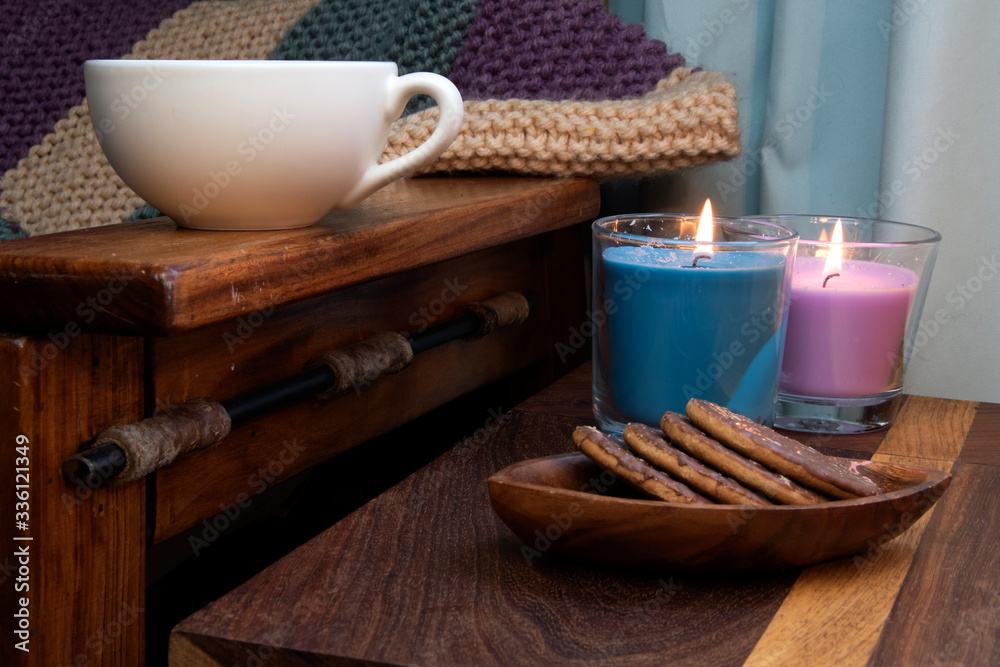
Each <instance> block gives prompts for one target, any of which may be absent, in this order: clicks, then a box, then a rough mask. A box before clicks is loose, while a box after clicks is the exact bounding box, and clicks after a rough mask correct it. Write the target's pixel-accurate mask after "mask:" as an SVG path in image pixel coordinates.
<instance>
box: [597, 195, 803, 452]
mask: <svg viewBox="0 0 1000 667" xmlns="http://www.w3.org/2000/svg"><path fill="white" fill-rule="evenodd" d="M698 222H699V219H698V217H697V216H685V215H665V214H642V215H622V216H614V217H608V218H602V219H600V220H597V221H596V222H594V224H593V252H594V255H593V260H594V261H593V272H594V281H593V285H594V293H593V301H594V304H593V319H594V325H595V335H594V339H593V368H594V375H593V382H594V387H593V389H594V392H593V407H594V414H595V417H596V418H597V420H598V422H599V423H600V426H601V428H602V429H603V430H604V431H606V432H609V433H618V432H621V431H622V430H623V429H624V428H625V426H626V425H627V424H628V423H629V422H640V423H645V424H649V425H652V426H656V425H658V424H659V423H660V418H661V417H662V416H663V413H664V412H666V411H668V410H669V411H673V412H680V413H683V412H684V409H685V406H686V405H687V402H688V400H689V399H691V398H702V399H705V400H708V401H712V402H713V403H718V404H720V405H724V406H726V407H728V408H729V409H731V410H733V411H735V412H738V413H739V414H742V415H745V416H747V417H749V418H750V419H754V420H756V421H759V422H762V423H765V424H768V425H772V424H773V422H774V416H775V410H776V406H777V390H778V372H779V364H780V360H781V349H782V339H783V337H784V331H785V321H786V310H787V309H786V305H787V297H788V290H789V287H790V283H791V267H792V262H793V259H794V256H795V247H796V242H797V240H798V237H797V236H796V234H795V233H793V232H791V231H789V230H787V229H784V228H782V227H780V226H778V225H776V224H773V223H769V222H759V221H751V220H740V219H730V218H715V220H714V225H713V232H712V240H711V241H697V240H695V239H696V233H697V227H698Z"/></svg>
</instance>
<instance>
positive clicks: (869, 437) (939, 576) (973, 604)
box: [170, 364, 1000, 667]
mask: <svg viewBox="0 0 1000 667" xmlns="http://www.w3.org/2000/svg"><path fill="white" fill-rule="evenodd" d="M590 387H591V373H590V366H589V364H585V365H584V366H582V367H581V368H580V369H579V370H577V371H574V372H573V373H571V374H569V375H567V376H565V377H563V378H562V379H560V380H559V381H558V382H556V383H555V384H553V385H552V386H551V387H549V388H547V389H546V390H544V391H542V392H540V393H538V394H536V395H535V396H534V397H532V398H531V399H529V400H527V401H525V402H524V403H523V404H521V405H520V406H518V407H517V408H516V409H514V410H513V411H511V412H510V413H508V415H507V416H506V417H505V419H504V420H502V421H501V422H500V423H498V424H497V425H496V426H495V427H494V428H491V429H489V431H488V432H486V433H483V434H480V435H479V436H477V437H473V438H470V439H468V440H466V441H464V442H462V443H461V444H459V445H458V446H456V447H455V448H453V449H452V450H450V451H449V452H448V453H446V454H445V455H443V456H441V457H440V458H438V459H437V460H435V461H433V462H432V463H430V464H428V465H427V466H425V467H423V468H422V469H421V470H420V471H419V472H418V473H416V474H414V475H411V476H410V477H408V478H407V479H406V480H404V481H403V482H401V483H399V484H397V485H395V486H394V487H393V488H392V489H390V490H389V491H387V492H385V493H384V494H382V495H380V496H379V497H378V498H376V499H374V500H372V501H371V502H369V503H368V504H367V505H365V506H364V507H363V508H361V509H360V510H358V511H357V512H355V513H353V514H351V515H350V516H348V517H347V518H345V519H343V520H342V521H340V522H338V523H336V524H334V525H333V526H332V527H330V528H329V529H328V530H326V531H325V532H323V533H322V534H321V535H319V536H318V537H316V538H315V539H313V540H311V541H310V542H308V543H307V544H305V545H303V546H302V547H299V548H298V549H296V550H295V551H293V552H292V553H290V554H289V555H287V556H286V557H285V558H283V559H282V560H280V561H278V562H277V563H275V564H274V565H273V566H271V567H270V568H268V569H265V570H264V571H263V572H261V573H260V574H258V575H257V576H256V577H254V578H253V579H251V580H250V581H248V582H246V583H245V584H243V585H241V586H239V587H237V588H236V589H235V590H233V591H232V592H230V593H228V594H227V595H224V596H223V597H221V598H220V599H218V600H216V601H215V602H213V603H211V604H210V605H208V606H207V607H205V608H204V609H202V610H200V611H199V612H197V613H195V614H194V615H192V616H191V617H189V618H188V619H186V620H184V621H183V622H182V623H180V624H179V625H178V626H177V627H176V628H175V629H174V632H173V634H172V636H171V649H170V664H171V665H172V667H209V666H216V667H219V666H223V665H225V666H226V667H228V666H229V665H233V664H238V663H239V664H246V662H247V661H249V660H250V656H253V657H254V658H255V659H257V660H261V662H262V663H263V664H267V665H274V666H275V667H277V666H278V665H281V666H287V665H376V664H378V665H463V666H464V665H589V664H601V665H628V666H634V665H651V666H656V667H660V666H661V665H706V666H712V667H715V666H717V665H838V666H839V665H852V666H853V665H924V664H927V665H937V664H947V665H996V664H1000V594H998V591H1000V555H998V553H1000V552H998V550H997V544H998V541H1000V508H998V505H997V502H996V489H997V485H998V484H1000V405H997V404H989V403H976V402H972V401H954V400H945V399H938V398H928V397H921V396H908V397H906V398H905V400H904V403H903V407H902V410H901V412H900V414H899V417H898V419H897V420H896V422H895V423H894V424H893V425H892V426H891V427H890V428H889V429H886V430H882V431H877V432H872V433H866V434H859V435H845V436H825V437H822V436H811V437H809V436H807V437H802V436H799V437H802V439H803V440H804V441H805V442H807V443H808V444H811V445H814V446H817V447H820V448H821V449H823V450H824V451H826V452H827V453H831V454H833V453H839V454H842V455H845V456H852V457H854V458H862V459H868V458H870V459H874V460H879V461H896V462H904V463H911V464H914V465H921V466H923V467H929V468H936V469H940V470H950V471H951V472H952V474H953V475H954V477H953V480H952V484H951V487H950V488H949V489H948V490H947V492H946V493H945V494H944V496H943V497H942V498H941V499H940V500H939V501H938V503H937V504H936V505H935V506H934V507H933V508H932V509H931V511H930V512H929V513H928V515H925V516H924V517H922V518H921V519H920V520H919V521H917V522H916V523H914V524H913V525H912V526H910V527H909V529H908V530H907V531H906V532H903V533H902V534H901V535H899V536H898V537H896V538H895V539H893V540H892V541H885V540H882V539H881V538H880V539H879V540H877V541H875V542H873V543H872V545H871V548H870V549H869V550H868V551H866V552H865V553H862V554H858V555H857V556H856V557H852V558H840V559H836V560H833V561H829V562H827V563H823V564H819V565H815V566H812V567H808V568H799V569H790V570H786V571H779V572H748V573H734V574H725V575H722V574H711V573H706V574H692V573H684V572H670V571H662V572H630V571H626V570H616V569H614V568H602V567H595V566H589V565H581V564H574V563H572V562H570V561H567V560H560V559H557V558H555V557H554V556H552V555H551V554H548V553H546V552H545V550H544V546H542V547H539V543H536V544H535V545H532V547H533V548H532V549H528V550H523V549H522V546H523V545H522V543H521V541H520V540H518V539H517V538H516V537H515V536H514V535H513V534H512V533H511V532H510V531H509V530H508V529H507V527H506V526H504V525H503V523H502V522H501V521H500V519H499V518H498V517H497V516H496V514H495V513H494V512H493V510H492V507H491V506H490V501H489V497H488V491H487V484H486V479H487V478H488V477H489V475H491V474H492V473H494V472H496V471H497V470H500V469H501V468H503V467H506V466H508V465H511V464H512V463H515V462H517V461H521V460H525V459H528V458H532V457H536V456H545V455H549V454H556V453H561V452H569V451H574V446H573V444H572V440H571V433H572V431H573V428H574V427H575V426H577V425H579V424H593V423H594V421H593V415H592V412H591V405H590V394H591V392H590ZM898 532H899V531H898V526H896V527H893V526H887V533H886V534H887V535H888V534H892V533H897V534H898ZM552 539H558V537H557V536H555V537H552Z"/></svg>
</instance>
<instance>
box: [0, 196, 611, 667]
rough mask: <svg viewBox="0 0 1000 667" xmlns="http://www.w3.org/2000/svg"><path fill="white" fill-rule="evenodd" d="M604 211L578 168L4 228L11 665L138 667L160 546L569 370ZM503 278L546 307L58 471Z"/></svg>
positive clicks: (3, 654)
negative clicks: (139, 456) (335, 198)
mask: <svg viewBox="0 0 1000 667" xmlns="http://www.w3.org/2000/svg"><path fill="white" fill-rule="evenodd" d="M598 206H599V192H598V187H597V185H596V184H595V183H593V182H592V181H589V180H584V179H567V180H554V179H526V178H425V179H413V180H407V181H402V182H399V183H395V184H393V185H391V186H389V187H387V188H385V189H383V190H382V191H380V192H378V193H377V194H376V195H373V196H372V197H371V198H369V199H368V200H366V201H365V202H364V203H363V204H362V205H360V206H359V207H357V208H355V209H352V210H350V211H345V212H335V213H332V214H330V215H329V216H327V217H326V218H324V220H322V221H321V222H319V223H318V224H317V225H316V226H314V227H309V228H305V229H298V230H290V231H280V232H201V231H192V230H182V229H177V228H176V226H175V225H174V224H173V223H172V222H171V221H169V220H167V219H157V220H152V221H145V222H135V223H125V224H121V225H114V226H110V227H103V228H95V229H89V230H80V231H75V232H68V233H63V234H54V235H49V236H40V237H34V238H27V239H19V240H16V241H9V242H5V243H0V331H5V332H7V333H3V334H0V387H2V388H0V415H2V416H0V453H2V456H3V458H2V460H3V462H4V466H3V469H4V470H5V471H7V472H5V473H4V474H3V476H2V478H0V496H2V501H0V543H2V544H3V547H2V548H0V564H2V575H0V576H2V578H3V579H4V580H5V581H3V584H2V585H0V610H2V613H3V615H4V618H6V619H8V620H7V621H5V624H4V627H7V623H9V622H10V619H14V625H15V627H14V629H15V630H17V629H19V628H21V629H23V630H24V631H25V632H24V633H23V635H21V636H23V638H24V640H21V639H20V637H19V636H18V637H15V640H13V641H12V639H11V636H12V635H11V633H10V632H6V633H4V634H5V638H4V640H3V642H2V643H0V664H4V665H27V664H32V665H53V666H55V665H75V666H82V665H98V664H100V665H122V666H126V667H134V666H135V665H138V664H141V663H142V661H143V659H144V658H143V653H144V636H143V626H144V614H145V604H146V603H145V593H144V589H145V585H146V582H145V577H146V574H145V573H146V558H147V552H148V550H149V549H150V548H152V547H154V546H155V545H158V544H160V543H162V542H164V541H165V540H167V539H168V538H170V537H172V536H176V535H179V534H181V533H183V531H186V530H189V529H191V528H192V527H195V526H197V525H199V524H200V523H201V522H203V521H204V520H205V519H206V518H209V517H213V516H218V515H219V513H220V512H225V511H227V510H230V511H232V510H233V508H239V507H242V506H243V505H244V504H245V503H251V502H252V501H253V498H254V497H255V496H256V494H258V493H260V492H261V491H263V490H264V489H266V488H270V487H273V486H274V485H275V484H278V483H279V482H281V481H282V480H285V479H287V478H289V477H290V476H292V475H294V474H296V473H298V472H301V471H303V470H305V469H307V468H309V467H310V466H313V465H314V464H316V463H319V462H321V461H324V460H327V459H329V458H330V457H332V456H333V455H335V454H336V453H338V452H342V451H344V450H346V449H348V448H351V447H353V446H355V445H358V444H359V443H362V442H364V441H366V440H368V439H370V438H372V437H374V436H376V435H379V434H381V433H384V432H386V431H388V430H389V429H391V428H394V427H395V426H398V425H400V424H403V423H406V422H407V421H408V420H411V419H413V418H414V417H416V416H418V415H421V414H424V413H426V412H427V411H429V410H431V409H433V408H435V407H437V406H440V405H442V404H444V403H446V402H448V401H450V400H452V399H454V398H456V397H458V396H460V395H462V394H464V393H466V392H468V391H470V390H472V389H475V388H477V387H481V386H484V385H486V384H488V383H490V382H493V381H495V380H497V379H498V378H501V377H505V376H508V375H510V374H511V373H514V372H524V373H527V376H528V377H533V378H535V381H537V382H538V383H539V386H541V384H543V383H545V382H548V381H550V380H552V379H553V378H554V377H556V376H558V375H559V374H560V373H563V372H565V370H566V369H568V368H571V367H572V366H571V365H569V364H571V363H572V362H573V361H574V359H577V360H578V359H579V358H582V357H584V356H586V350H575V349H570V350H569V351H568V352H567V351H566V350H562V349H560V348H558V346H557V343H559V342H562V341H565V340H566V339H567V337H568V332H569V331H570V329H571V328H572V327H574V326H579V324H580V323H581V322H583V321H584V319H585V317H586V315H585V311H586V307H587V303H586V294H585V275H584V256H585V253H586V252H587V247H586V245H585V241H586V238H587V236H586V234H585V230H584V229H583V227H584V223H585V222H586V221H589V220H591V219H593V218H594V217H595V216H596V215H597V211H598ZM507 290H518V291H531V292H535V293H538V294H539V295H540V296H541V303H542V306H541V307H540V308H539V309H538V310H537V311H536V312H534V313H532V314H531V316H529V318H528V320H527V321H525V322H524V323H522V324H520V325H516V326H512V327H509V328H507V329H503V330H499V331H497V332H495V333H494V334H492V335H490V336H488V337H486V338H483V339H481V340H478V341H471V342H466V341H454V342H452V343H447V344H445V345H442V346H440V347H437V348H434V349H432V350H429V351H427V352H424V353H422V354H420V355H418V356H417V357H416V358H415V359H414V361H413V363H412V364H411V365H410V366H409V367H408V368H406V369H404V370H403V371H402V372H400V373H398V374H396V375H393V376H391V377H388V378H385V379H384V380H380V381H379V382H377V383H375V384H373V385H371V386H369V387H365V388H364V389H363V390H362V391H361V392H359V393H352V394H347V395H345V396H342V397H340V398H337V399H335V400H331V401H323V400H319V399H316V400H305V401H301V402H298V403H295V404H293V405H291V406H289V407H287V408H284V409H282V410H280V411H278V412H276V413H273V414H266V415H261V416H260V417H259V418H256V419H254V420H252V421H251V422H249V423H247V424H245V425H242V426H240V427H238V428H235V429H234V430H233V432H232V433H231V434H230V436H229V437H228V438H226V439H225V440H224V441H223V442H222V443H221V444H219V445H217V446H215V447H213V448H211V449H208V450H205V451H202V452H197V453H195V454H192V455H190V456H188V457H187V458H183V459H180V460H178V461H177V462H175V463H174V464H173V465H171V466H169V467H166V468H163V469H161V470H159V471H158V472H156V473H155V474H153V475H150V476H149V477H147V478H145V479H143V480H140V481H137V482H133V483H130V484H126V485H121V486H110V487H107V488H98V489H91V488H86V487H80V486H77V487H75V488H74V487H73V486H71V485H68V484H67V483H66V482H65V480H64V479H63V476H62V473H61V466H62V464H63V461H64V460H65V459H66V458H67V457H69V456H71V455H72V454H73V453H74V452H76V451H77V449H78V447H79V446H80V445H81V443H85V442H87V441H88V440H91V439H93V438H94V437H95V436H96V435H97V434H99V433H100V432H101V431H102V430H103V429H105V428H106V427H108V426H109V425H112V424H116V423H124V422H131V421H136V420H139V419H141V418H143V417H147V416H150V415H152V414H154V413H155V412H157V411H160V410H163V409H165V408H168V407H169V406H171V405H173V404H176V403H179V402H181V401H184V400H187V399H189V398H192V397H197V396H207V397H210V398H212V399H215V400H224V399H225V398H227V397H232V396H234V395H238V394H240V393H241V392H244V391H246V390H248V389H251V388H254V387H257V386H260V385H263V384H265V383H268V382H271V381H274V380H277V379H280V378H282V377H286V376H288V375H290V374H294V373H296V372H298V371H300V370H302V368H303V366H304V365H305V364H306V363H307V361H308V360H309V359H310V358H311V357H313V356H314V355H315V354H317V353H318V352H321V351H325V350H329V349H334V348H338V347H341V346H343V345H345V344H349V343H353V342H356V341H359V340H361V339H363V338H365V337H367V336H369V335H371V334H372V333H375V332H378V331H398V332H410V331H414V330H417V329H420V328H421V327H425V326H428V325H430V324H432V323H434V322H438V321H442V320H443V319H445V318H447V317H449V316H451V315H452V314H453V313H454V311H455V308H456V307H457V306H459V305H461V304H464V303H469V302H473V301H478V300H481V299H484V298H488V297H490V296H493V295H495V294H497V293H500V292H503V291H507ZM564 347H565V346H564ZM557 349H558V350H559V351H557ZM15 468H18V469H19V472H18V474H15ZM21 468H24V470H23V471H20V469H21ZM15 492H23V493H21V496H20V497H18V498H15ZM21 498H23V500H22V499H21ZM17 502H21V503H23V504H21V505H18V504H16V503H17ZM22 512H24V513H22ZM14 584H17V585H16V586H15V585H14ZM18 614H21V615H22V617H23V620H22V618H19V617H18ZM22 642H23V643H22ZM17 644H21V646H20V647H18V646H17ZM19 648H27V649H29V650H30V652H24V651H23V650H19Z"/></svg>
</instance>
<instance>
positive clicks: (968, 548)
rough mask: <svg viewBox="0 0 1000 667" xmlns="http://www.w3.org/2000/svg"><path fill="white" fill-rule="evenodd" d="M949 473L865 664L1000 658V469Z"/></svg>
mask: <svg viewBox="0 0 1000 667" xmlns="http://www.w3.org/2000/svg"><path fill="white" fill-rule="evenodd" d="M952 472H953V473H954V475H955V477H954V481H953V483H952V485H951V488H950V489H949V490H948V492H947V493H946V494H945V496H944V498H942V500H941V502H940V503H939V504H938V506H937V507H935V509H934V516H933V517H932V518H931V521H930V523H929V525H928V526H927V528H926V531H925V534H924V541H926V542H929V543H930V544H931V545H932V546H931V547H930V548H926V549H921V550H920V551H919V552H918V553H917V555H916V558H915V559H914V563H913V566H912V568H911V571H910V573H909V576H908V577H907V579H906V582H905V584H904V585H903V588H902V590H901V591H900V593H899V597H898V599H897V600H896V605H895V610H894V613H893V614H892V616H890V618H889V619H888V621H887V623H886V626H885V630H884V631H883V633H882V637H881V641H880V642H879V644H878V647H877V650H876V651H875V654H874V656H873V659H872V664H876V665H879V664H897V665H917V664H921V665H942V664H947V665H996V664H1000V587H998V585H997V572H1000V550H998V549H997V545H998V544H1000V505H998V504H997V502H996V497H997V489H998V488H1000V468H998V467H996V466H987V465H977V464H969V463H965V462H963V461H960V462H959V463H957V464H956V465H955V467H954V468H953V470H952ZM917 610H928V611H930V612H931V613H917ZM931 610H932V611H931Z"/></svg>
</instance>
